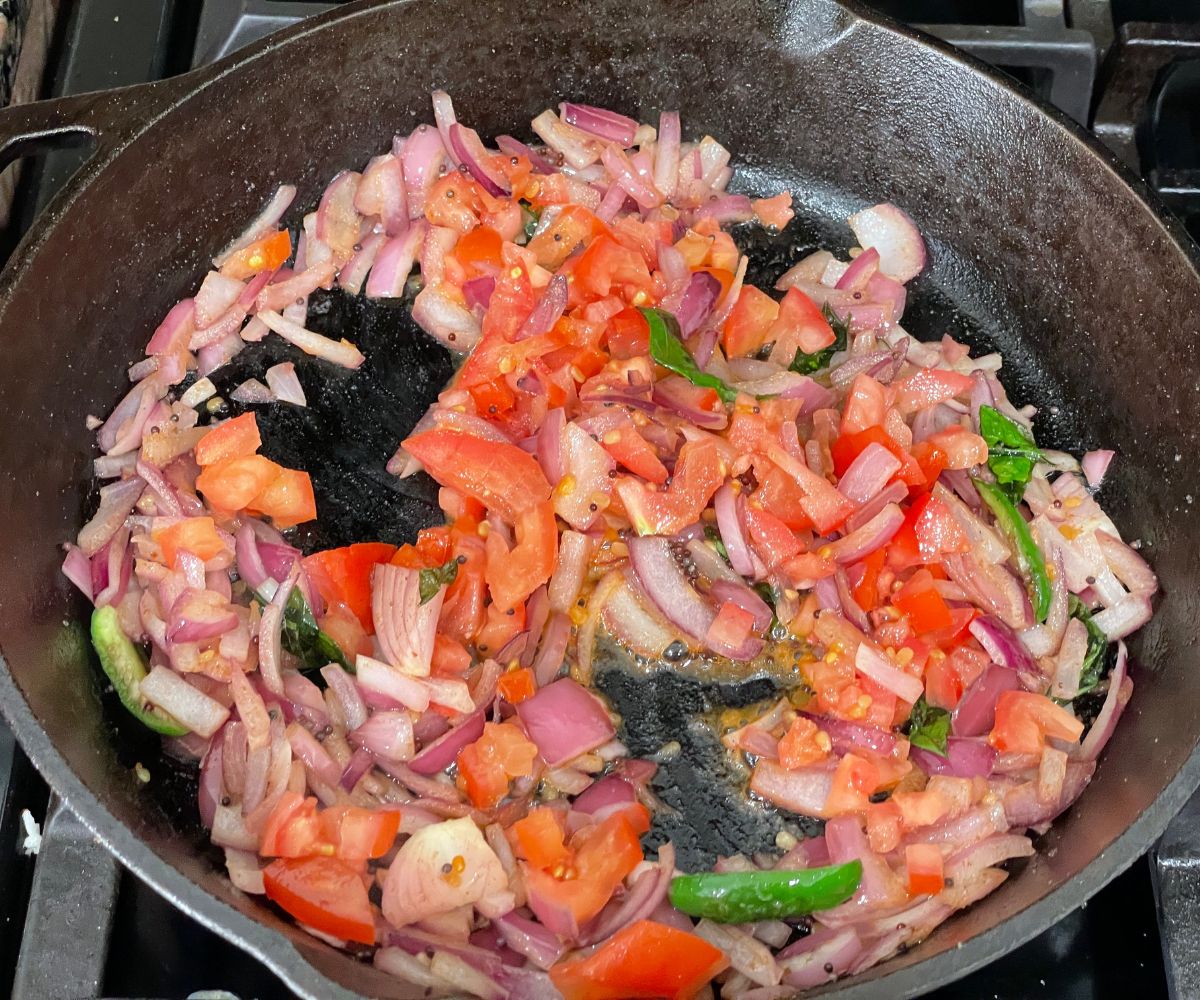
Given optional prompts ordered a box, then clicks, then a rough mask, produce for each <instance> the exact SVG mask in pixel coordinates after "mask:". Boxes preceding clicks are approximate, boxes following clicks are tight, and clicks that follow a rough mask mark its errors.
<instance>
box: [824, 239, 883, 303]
mask: <svg viewBox="0 0 1200 1000" xmlns="http://www.w3.org/2000/svg"><path fill="white" fill-rule="evenodd" d="M878 270H879V252H878V251H877V250H875V249H874V248H868V249H865V250H863V252H862V253H860V254H859V255H858V256H857V257H855V258H854V260H853V261H851V262H850V266H849V267H848V268H846V270H845V272H844V273H843V274H842V276H841V277H840V278H838V281H837V284H836V285H834V288H836V289H837V290H838V291H839V292H861V291H862V290H863V289H864V288H866V287H867V282H868V281H870V280H871V278H872V277H873V276H874V275H875V272H876V271H878Z"/></svg>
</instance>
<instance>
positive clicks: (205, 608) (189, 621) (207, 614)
mask: <svg viewBox="0 0 1200 1000" xmlns="http://www.w3.org/2000/svg"><path fill="white" fill-rule="evenodd" d="M110 579H111V576H110ZM99 603H100V598H99V596H98V597H97V604H99ZM237 624H238V616H237V614H236V613H235V612H234V610H233V608H231V607H230V606H229V604H228V603H227V602H225V601H223V600H221V598H220V596H219V595H217V594H213V593H212V592H211V591H205V590H200V591H197V590H191V589H189V590H185V591H184V592H183V593H182V594H181V595H180V597H179V599H178V600H177V601H176V602H175V603H174V605H172V607H171V610H170V612H169V614H168V615H167V642H168V643H176V642H198V641H200V640H202V639H213V638H216V637H217V636H220V635H224V634H225V633H226V632H229V631H231V630H232V629H234V628H236V627H237Z"/></svg>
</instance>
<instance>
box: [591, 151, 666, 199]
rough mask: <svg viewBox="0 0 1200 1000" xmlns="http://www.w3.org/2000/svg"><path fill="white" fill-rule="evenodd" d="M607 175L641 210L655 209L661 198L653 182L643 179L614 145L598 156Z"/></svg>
mask: <svg viewBox="0 0 1200 1000" xmlns="http://www.w3.org/2000/svg"><path fill="white" fill-rule="evenodd" d="M600 158H601V160H602V161H603V162H604V166H605V168H606V169H607V170H608V173H609V175H610V176H611V177H612V179H613V180H614V181H616V183H617V184H618V185H619V186H620V187H621V189H622V190H623V191H624V192H625V193H626V194H628V195H629V197H631V198H632V199H633V200H634V201H636V202H637V203H638V206H639V207H640V208H642V209H652V208H657V207H658V206H659V205H661V204H662V202H663V197H662V195H661V194H660V193H659V191H658V189H657V188H655V186H654V181H653V180H652V179H650V178H647V177H643V176H642V175H641V174H639V173H638V171H637V168H636V167H635V166H634V165H633V164H632V163H630V162H629V157H628V156H626V155H625V153H623V152H622V151H621V150H620V149H618V148H617V147H616V146H614V145H607V146H605V147H604V151H603V152H602V153H601V154H600Z"/></svg>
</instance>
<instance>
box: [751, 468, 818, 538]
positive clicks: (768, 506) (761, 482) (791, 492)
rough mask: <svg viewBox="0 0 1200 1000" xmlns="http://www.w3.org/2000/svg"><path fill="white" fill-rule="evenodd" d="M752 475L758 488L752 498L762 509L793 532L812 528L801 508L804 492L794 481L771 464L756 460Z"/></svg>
mask: <svg viewBox="0 0 1200 1000" xmlns="http://www.w3.org/2000/svg"><path fill="white" fill-rule="evenodd" d="M754 475H755V477H756V478H757V479H758V488H757V489H756V490H755V491H754V493H753V494H752V496H753V499H754V500H755V501H756V502H757V503H758V504H760V505H761V506H762V507H763V509H765V510H769V511H770V512H771V513H772V514H774V515H775V516H776V517H777V518H779V520H781V521H782V522H783V523H784V524H786V525H787V526H788V527H789V528H791V529H792V530H793V531H805V530H806V529H809V528H811V527H812V521H810V520H809V518H808V515H807V514H806V513H804V508H803V507H802V506H801V504H802V503H803V501H804V491H803V490H801V489H800V487H799V485H798V484H797V483H796V480H794V479H793V478H792V477H791V476H789V475H788V474H787V473H786V472H784V471H783V470H782V469H781V468H779V466H777V465H775V464H774V463H773V462H767V461H765V460H764V461H759V460H757V459H756V460H755V463H754Z"/></svg>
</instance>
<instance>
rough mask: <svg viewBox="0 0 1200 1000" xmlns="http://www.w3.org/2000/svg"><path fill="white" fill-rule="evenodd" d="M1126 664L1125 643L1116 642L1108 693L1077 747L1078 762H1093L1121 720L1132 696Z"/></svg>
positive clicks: (1131, 682) (1127, 660)
mask: <svg viewBox="0 0 1200 1000" xmlns="http://www.w3.org/2000/svg"><path fill="white" fill-rule="evenodd" d="M1128 662H1129V651H1128V650H1127V649H1126V648H1125V643H1123V642H1118V643H1117V662H1116V663H1115V664H1114V666H1113V668H1112V672H1111V673H1110V674H1109V675H1108V693H1107V694H1106V695H1105V696H1104V704H1103V706H1101V708H1100V714H1099V715H1097V716H1096V721H1095V722H1093V723H1092V727H1091V729H1089V730H1088V733H1087V736H1085V737H1084V738H1083V742H1082V743H1081V744H1080V745H1079V751H1078V754H1077V756H1078V759H1079V760H1082V761H1094V760H1095V759H1096V758H1097V757H1099V756H1100V751H1101V750H1103V749H1104V747H1105V746H1106V745H1107V743H1108V741H1109V740H1110V739H1111V738H1112V734H1113V733H1114V732H1115V731H1116V728H1117V721H1118V720H1119V719H1120V718H1121V713H1122V712H1123V711H1125V706H1126V705H1127V704H1128V703H1129V698H1130V696H1131V695H1132V694H1133V681H1132V680H1131V679H1130V678H1129V675H1128Z"/></svg>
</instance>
